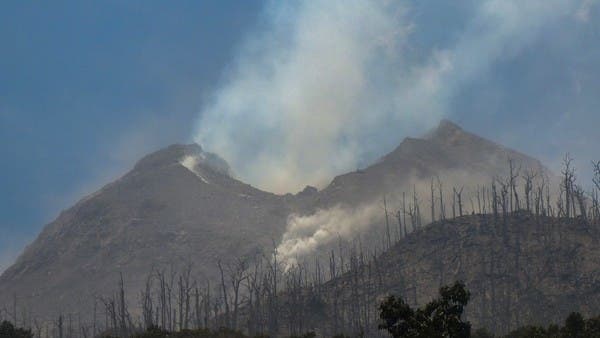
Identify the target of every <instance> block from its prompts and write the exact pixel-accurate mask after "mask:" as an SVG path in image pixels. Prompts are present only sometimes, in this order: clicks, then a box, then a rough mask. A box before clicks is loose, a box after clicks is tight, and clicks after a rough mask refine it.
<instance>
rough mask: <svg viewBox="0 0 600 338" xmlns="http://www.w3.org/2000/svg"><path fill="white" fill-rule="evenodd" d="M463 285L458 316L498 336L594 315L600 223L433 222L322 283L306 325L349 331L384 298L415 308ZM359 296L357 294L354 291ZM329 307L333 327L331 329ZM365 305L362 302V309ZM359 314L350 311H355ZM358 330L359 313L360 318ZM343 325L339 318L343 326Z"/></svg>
mask: <svg viewBox="0 0 600 338" xmlns="http://www.w3.org/2000/svg"><path fill="white" fill-rule="evenodd" d="M455 281H463V282H464V283H465V285H466V287H467V289H468V290H469V291H470V292H471V299H470V302H469V304H468V306H467V308H466V319H467V320H469V321H470V322H471V323H472V325H473V327H475V328H479V327H485V328H487V329H488V330H491V331H492V332H494V333H496V334H503V333H504V334H505V333H507V332H508V331H510V330H514V329H516V328H517V327H520V326H522V325H536V324H539V325H542V326H547V325H549V324H550V323H561V322H562V321H563V320H564V319H565V318H566V317H567V316H568V315H569V313H570V312H574V311H577V312H581V313H582V314H583V315H584V316H597V315H598V314H599V313H600V224H598V223H597V222H596V224H593V223H590V222H586V221H584V220H583V219H582V218H570V219H567V218H553V217H545V216H536V215H533V214H531V213H529V212H524V211H523V212H517V213H514V214H510V215H508V216H507V217H506V218H503V217H502V216H501V215H499V217H498V218H495V217H494V216H493V215H469V216H463V217H458V218H456V219H451V220H445V221H437V222H434V223H432V224H430V225H428V226H425V227H423V228H421V229H419V230H417V231H416V232H414V233H412V234H409V235H408V236H407V237H406V238H404V239H402V240H400V241H399V242H398V243H397V244H395V245H394V246H393V247H392V248H390V249H389V250H387V251H386V252H384V253H383V254H381V255H380V256H378V258H377V259H376V260H375V261H371V263H370V264H369V265H368V266H365V267H362V268H360V269H356V270H354V271H349V272H346V273H345V274H344V275H342V276H341V277H338V278H336V279H334V280H332V281H329V282H328V283H326V284H325V286H324V290H325V291H323V290H321V293H322V296H321V298H322V299H323V300H324V302H323V303H321V304H322V305H321V307H322V308H320V309H313V310H315V311H319V313H322V314H323V315H322V316H321V317H318V318H316V319H315V318H314V317H313V319H315V321H314V322H312V323H307V324H306V325H307V326H309V327H315V328H318V330H319V331H320V332H335V331H338V332H339V331H340V330H344V331H347V332H349V333H352V332H354V333H355V332H357V330H358V329H357V327H356V326H354V323H353V322H352V321H351V320H350V318H356V317H355V316H354V315H353V312H352V311H359V313H361V314H363V313H364V312H362V311H364V309H365V307H366V308H368V309H369V311H370V317H367V318H369V319H370V320H371V322H370V325H368V327H369V328H370V330H374V331H376V327H377V323H376V320H377V304H378V303H379V302H380V301H381V299H383V297H385V296H386V295H389V294H395V295H397V296H402V297H403V298H404V299H405V300H406V301H407V302H408V303H409V304H411V306H417V305H418V306H423V305H424V304H426V303H427V302H429V301H430V300H431V299H432V298H433V297H436V296H437V291H438V290H439V288H440V287H441V286H442V285H447V284H451V283H454V282H455ZM357 290H358V291H357ZM334 302H337V306H338V308H340V309H342V308H343V309H344V310H338V311H339V315H338V317H339V318H338V320H337V322H338V323H340V324H339V325H340V328H341V327H343V329H340V328H338V329H334V328H332V325H333V323H335V322H336V320H335V318H334V315H333V314H334V313H335V309H334V305H333V304H334ZM365 302H366V303H367V304H366V305H365ZM357 309H358V310H357ZM359 318H361V319H362V320H363V321H362V322H361V324H364V318H365V317H364V315H361V317H359ZM344 320H345V321H344Z"/></svg>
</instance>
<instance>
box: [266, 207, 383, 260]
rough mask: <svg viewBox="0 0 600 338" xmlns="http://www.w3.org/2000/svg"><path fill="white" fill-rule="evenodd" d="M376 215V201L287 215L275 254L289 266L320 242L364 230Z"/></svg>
mask: <svg viewBox="0 0 600 338" xmlns="http://www.w3.org/2000/svg"><path fill="white" fill-rule="evenodd" d="M380 218H382V211H381V208H380V207H379V206H377V205H376V204H369V205H365V206H362V207H360V208H345V207H342V206H339V205H338V206H335V207H333V208H330V209H327V210H318V211H317V212H316V213H314V214H313V215H308V216H300V215H295V214H294V215H290V217H289V218H288V222H287V229H286V233H285V234H284V235H283V239H282V241H281V244H279V246H278V247H277V253H278V254H279V255H280V259H281V262H283V263H284V265H285V266H287V267H290V266H293V265H294V264H295V263H297V259H298V258H302V257H304V256H306V255H307V254H310V253H312V252H314V251H315V250H316V249H318V248H319V247H320V246H321V245H323V244H326V243H329V242H332V241H333V240H335V239H336V238H343V239H348V238H350V237H351V236H352V235H353V234H356V233H358V232H361V231H364V230H365V229H366V228H367V227H368V226H369V225H370V224H372V223H373V222H374V221H376V220H377V219H380Z"/></svg>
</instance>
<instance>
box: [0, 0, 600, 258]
mask: <svg viewBox="0 0 600 338" xmlns="http://www.w3.org/2000/svg"><path fill="white" fill-rule="evenodd" d="M282 3H284V2H267V3H265V2H264V1H247V0H244V1H173V2H167V1H102V2H99V1H53V2H52V3H49V2H48V3H46V2H44V3H42V2H36V3H34V2H28V3H25V2H23V1H2V3H1V4H0V156H1V157H0V158H1V161H2V162H1V165H0V188H1V192H2V193H1V194H0V230H1V231H2V236H0V270H1V269H2V266H5V265H6V262H9V261H11V260H12V259H13V258H14V256H15V252H18V251H19V250H20V249H21V248H22V247H23V245H24V244H26V243H27V242H28V241H30V240H32V239H33V238H34V236H35V234H37V232H39V230H40V229H41V227H42V226H43V225H44V224H45V223H48V222H50V221H51V220H53V219H54V218H55V217H56V216H57V214H58V212H59V211H60V210H61V209H65V208H67V207H68V206H69V205H71V204H72V203H73V202H74V201H76V200H77V199H78V198H80V197H81V196H82V195H83V194H85V193H89V192H91V191H93V190H95V189H97V188H98V187H100V186H101V185H102V184H104V183H107V182H109V181H110V180H112V179H114V178H115V177H117V176H118V175H120V174H122V173H124V172H125V171H126V170H127V168H129V167H130V166H131V165H132V164H133V163H134V162H135V160H136V159H138V158H139V157H140V156H142V155H143V154H145V153H147V152H149V151H152V150H155V149H158V148H160V147H163V146H166V145H168V144H171V143H175V142H191V141H192V140H200V141H204V142H203V143H206V144H205V145H208V146H210V148H212V149H213V150H220V151H221V152H223V154H222V155H223V156H224V157H226V158H227V159H228V160H229V161H230V162H231V163H232V164H233V167H234V170H235V171H236V173H237V174H238V175H239V176H240V177H243V178H245V179H247V180H249V181H250V182H251V183H254V184H257V185H259V186H264V187H268V188H271V189H273V190H277V189H278V188H279V189H283V190H285V189H287V187H297V186H298V185H301V184H304V181H307V182H306V184H318V183H323V182H326V181H327V180H328V179H329V178H330V176H332V175H334V174H335V173H337V172H339V171H344V170H346V169H350V170H351V169H355V168H354V167H355V166H362V165H365V164H366V163H369V162H370V161H372V160H373V159H376V158H377V157H379V156H381V155H382V154H384V153H385V152H387V151H389V150H391V149H392V148H393V147H394V146H395V145H397V144H398V143H399V142H400V141H401V139H402V138H404V137H405V136H410V135H412V136H416V135H419V134H420V133H422V132H423V131H424V130H426V129H427V128H430V127H431V126H433V125H434V124H435V123H436V122H437V120H438V119H439V118H441V117H447V118H450V119H452V120H454V121H456V122H457V123H459V124H461V125H462V126H463V127H465V128H466V129H469V130H472V131H474V132H477V133H479V134H481V135H482V136H485V137H488V138H491V139H493V140H495V141H498V142H500V143H503V144H505V145H507V146H510V147H513V148H516V149H518V150H520V151H523V152H526V153H529V154H531V155H534V156H537V157H538V158H540V159H542V160H543V161H544V162H545V163H547V164H548V165H549V166H551V167H554V168H555V167H556V165H557V163H558V161H559V160H560V157H561V154H562V153H564V152H566V151H570V152H571V153H572V154H573V156H574V157H575V158H576V160H578V164H579V166H580V167H581V171H582V174H584V175H585V170H584V168H585V167H586V166H587V165H588V163H589V161H590V160H591V159H592V158H596V159H598V158H600V151H598V145H599V144H600V133H599V132H598V128H599V127H598V126H600V110H599V107H600V89H599V88H600V44H599V41H600V11H599V8H598V7H600V5H599V4H598V3H597V1H595V0H569V1H566V0H565V1H561V0H544V1H535V0H532V1H528V2H525V3H526V4H529V5H522V3H523V2H522V1H511V0H506V1H500V0H486V1H479V0H477V1H476V0H472V1H469V0H464V1H441V0H440V1H416V0H415V1H405V2H400V5H390V2H387V1H384V2H382V3H378V2H377V3H364V2H359V1H352V0H349V1H339V2H335V1H309V2H305V3H301V2H296V1H290V2H285V4H282ZM390 6H392V7H393V8H392V10H390V8H389V7H390ZM331 65H335V66H336V67H333V68H332V67H331ZM311 75H318V76H319V77H318V78H315V77H311ZM323 93H326V94H327V95H323ZM333 99H335V100H334V101H335V103H336V104H332V102H331V101H332V100H333ZM240 107H241V108H240ZM309 110H310V112H308V111H309ZM321 110H322V111H323V112H322V113H320V111H321ZM322 116H325V117H327V118H326V121H323V120H322V119H321V117H322ZM307 121H308V122H307ZM315 124H318V125H319V126H320V127H321V129H319V128H316V129H315V128H312V126H314V125H315ZM340 124H343V125H344V128H339V127H336V126H339V125H340ZM303 128H305V129H303ZM242 129H244V130H245V131H246V134H244V135H241V136H240V133H239V132H238V131H239V130H242ZM305 130H311V131H312V132H313V133H314V135H310V134H309V136H310V140H311V141H312V142H315V143H314V144H313V143H311V144H309V146H307V145H306V142H305V141H306V140H307V138H306V137H305V136H303V135H305V134H306V133H305V132H304V131H305ZM259 131H260V132H259ZM231 135H236V136H237V137H238V141H237V143H236V142H232V141H231V140H232V139H233V138H232V137H230V136H231ZM256 135H260V137H257V136H256ZM323 135H324V136H323ZM316 136H319V137H316ZM321 136H322V137H321ZM224 139H225V140H224ZM282 139H283V140H284V141H283V142H278V141H279V140H282ZM234 141H235V140H234ZM240 141H243V144H240V143H239V142H240ZM274 142H275V143H276V144H277V147H272V145H273V143H274ZM317 147H318V148H317ZM265 149H267V150H265ZM311 149H320V150H322V151H321V152H315V153H314V157H311V156H312V155H310V154H311V152H310V151H309V150H311ZM335 149H340V151H339V154H336V156H337V157H333V160H332V161H331V162H332V163H334V164H330V165H325V166H322V167H323V168H322V170H314V169H315V168H316V167H319V168H321V166H320V165H319V163H321V162H322V161H323V159H327V158H331V157H330V155H331V154H332V152H333V150H335ZM307 154H309V155H307ZM307 156H309V157H311V158H310V159H309V158H308V157H307ZM257 159H259V160H260V161H261V162H260V163H268V164H269V165H270V170H272V172H270V174H271V175H273V177H277V181H276V183H277V184H275V183H272V184H271V182H270V181H268V180H265V178H264V176H259V175H258V174H256V173H257V172H259V173H260V172H264V170H263V168H262V167H260V166H259V165H258V164H257V163H258V160H257ZM304 159H307V161H304ZM299 163H300V164H302V165H299ZM291 168H294V170H298V171H297V172H292V171H291ZM290 173H292V174H290ZM290 176H291V177H293V178H296V181H293V180H290ZM290 189H291V188H290Z"/></svg>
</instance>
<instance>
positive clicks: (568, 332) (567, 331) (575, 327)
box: [562, 312, 589, 338]
mask: <svg viewBox="0 0 600 338" xmlns="http://www.w3.org/2000/svg"><path fill="white" fill-rule="evenodd" d="M562 334H563V337H569V338H580V337H589V336H588V335H587V334H586V332H585V319H583V316H582V315H581V314H580V313H578V312H572V313H571V314H570V315H569V317H567V319H566V320H565V327H563V329H562Z"/></svg>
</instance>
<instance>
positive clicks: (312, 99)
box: [195, 0, 581, 193]
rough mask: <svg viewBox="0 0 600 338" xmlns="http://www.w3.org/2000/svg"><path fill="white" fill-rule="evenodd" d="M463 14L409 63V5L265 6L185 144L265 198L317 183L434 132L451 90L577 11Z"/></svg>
mask: <svg viewBox="0 0 600 338" xmlns="http://www.w3.org/2000/svg"><path fill="white" fill-rule="evenodd" d="M432 6H435V4H432ZM470 6H473V7H475V8H474V10H473V11H472V13H473V14H472V15H470V17H469V20H467V22H466V23H465V26H464V28H463V29H462V31H461V34H460V35H458V37H457V38H456V39H453V41H452V43H450V44H449V46H447V47H445V48H444V49H436V48H429V49H425V51H426V52H427V53H428V54H425V55H423V56H422V57H418V58H415V57H410V58H409V57H406V54H407V53H406V51H407V50H412V49H414V48H413V46H411V45H410V42H411V40H410V36H411V32H414V31H415V30H418V29H419V26H418V25H417V24H415V23H414V22H413V20H412V19H411V18H410V17H409V13H410V8H411V4H410V2H401V1H398V2H391V1H358V0H315V1H305V2H290V1H274V2H270V3H269V5H268V6H267V8H266V10H265V17H264V19H265V20H264V27H263V29H261V30H259V31H257V32H254V33H253V34H252V35H251V36H249V37H248V38H247V41H246V43H245V44H244V45H243V46H242V47H241V48H240V50H239V53H238V55H237V58H236V59H235V62H234V63H233V65H232V67H231V69H230V70H229V72H228V74H227V76H226V77H225V79H224V81H223V83H222V85H221V87H220V88H219V89H218V90H217V91H216V93H215V95H214V96H213V97H212V98H211V100H210V101H209V103H208V104H207V105H206V106H205V107H204V108H203V109H202V112H201V116H200V120H199V121H198V128H197V132H196V134H195V140H196V141H197V142H198V143H200V144H202V146H204V147H205V148H207V149H209V150H210V151H213V152H216V153H217V154H219V155H221V156H222V157H224V158H225V159H226V160H227V161H228V162H229V163H230V164H231V165H232V167H233V168H234V170H235V171H236V172H237V173H239V176H240V178H242V179H243V180H245V181H247V182H249V183H251V184H254V185H256V186H258V187H260V188H263V189H265V190H269V191H273V192H278V193H283V192H293V191H298V190H299V189H301V188H302V187H303V186H304V185H306V184H312V185H317V186H322V185H324V184H325V183H326V182H327V181H328V180H329V179H331V178H332V176H334V175H335V174H338V173H340V172H343V171H346V170H352V169H356V167H357V166H358V165H359V164H360V163H361V160H362V159H365V158H370V159H373V158H375V157H377V156H378V155H380V154H382V153H383V152H384V151H387V150H389V149H390V148H391V147H393V146H394V145H395V144H397V142H398V141H399V140H400V139H401V138H402V136H403V135H405V134H406V132H407V131H413V134H414V131H415V130H424V129H426V128H429V127H430V126H432V125H433V124H435V123H436V122H437V121H438V120H439V119H440V118H441V117H443V116H444V115H445V114H446V110H447V109H446V106H447V105H448V101H449V100H451V99H452V95H453V93H455V92H456V91H457V90H458V89H460V88H461V87H462V86H464V85H465V84H468V82H469V81H471V80H472V79H473V78H477V77H478V75H481V74H482V73H483V72H486V71H487V70H488V68H489V67H490V66H491V65H492V64H493V63H494V62H495V61H497V60H498V59H501V58H509V57H510V56H511V55H513V54H514V53H517V52H518V51H519V49H521V48H522V47H523V46H525V45H527V43H528V42H530V41H531V40H532V39H534V38H535V37H536V35H537V34H538V33H539V31H540V30H542V29H543V28H544V27H545V26H546V25H547V24H549V23H551V22H553V21H554V20H556V19H557V18H560V17H562V16H573V15H575V12H576V11H577V10H579V8H580V6H581V4H580V3H579V2H578V1H571V0H531V1H520V0H482V1H476V2H473V3H472V4H470ZM390 126H393V127H390ZM385 130H387V132H383V131H385ZM374 153H376V154H374Z"/></svg>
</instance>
